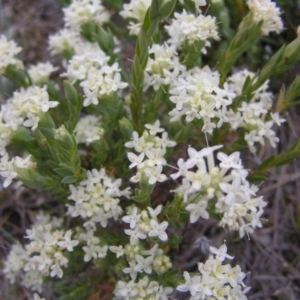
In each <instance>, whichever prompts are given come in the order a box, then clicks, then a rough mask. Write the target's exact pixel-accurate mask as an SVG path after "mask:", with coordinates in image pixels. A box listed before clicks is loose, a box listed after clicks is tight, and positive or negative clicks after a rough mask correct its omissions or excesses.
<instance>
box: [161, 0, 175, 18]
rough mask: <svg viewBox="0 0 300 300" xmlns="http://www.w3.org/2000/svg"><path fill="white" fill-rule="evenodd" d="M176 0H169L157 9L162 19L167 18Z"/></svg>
mask: <svg viewBox="0 0 300 300" xmlns="http://www.w3.org/2000/svg"><path fill="white" fill-rule="evenodd" d="M176 2H177V0H169V1H168V2H167V3H166V4H164V5H163V6H162V7H160V9H159V15H160V17H161V18H162V19H167V18H168V17H169V16H170V15H171V14H172V12H173V10H174V8H175V6H176Z"/></svg>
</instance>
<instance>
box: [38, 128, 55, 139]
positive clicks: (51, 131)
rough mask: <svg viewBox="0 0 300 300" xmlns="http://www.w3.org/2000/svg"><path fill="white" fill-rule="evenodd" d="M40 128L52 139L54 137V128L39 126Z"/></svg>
mask: <svg viewBox="0 0 300 300" xmlns="http://www.w3.org/2000/svg"><path fill="white" fill-rule="evenodd" d="M39 130H40V131H41V133H42V134H43V135H44V136H45V137H46V138H50V139H53V138H54V132H53V130H52V129H49V128H44V127H39Z"/></svg>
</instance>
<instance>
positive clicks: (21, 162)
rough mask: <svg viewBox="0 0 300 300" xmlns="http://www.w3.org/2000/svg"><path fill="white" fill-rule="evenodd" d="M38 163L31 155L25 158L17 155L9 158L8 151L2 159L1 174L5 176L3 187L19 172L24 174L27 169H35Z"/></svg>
mask: <svg viewBox="0 0 300 300" xmlns="http://www.w3.org/2000/svg"><path fill="white" fill-rule="evenodd" d="M35 167H36V163H35V162H34V161H32V160H31V155H28V156H26V157H25V158H22V157H19V156H15V157H13V158H12V159H11V160H9V156H8V154H7V153H5V154H4V156H3V157H1V159H0V175H1V176H2V177H3V178H5V180H4V182H3V187H4V188H6V187H8V186H9V185H10V184H11V183H12V180H13V179H14V178H16V177H17V176H18V173H19V174H22V173H23V171H22V169H23V170H25V169H35Z"/></svg>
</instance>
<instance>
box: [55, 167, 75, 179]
mask: <svg viewBox="0 0 300 300" xmlns="http://www.w3.org/2000/svg"><path fill="white" fill-rule="evenodd" d="M53 171H54V172H55V173H57V174H58V175H60V176H62V177H71V176H73V174H74V173H73V172H72V171H70V170H67V169H65V168H55V169H53Z"/></svg>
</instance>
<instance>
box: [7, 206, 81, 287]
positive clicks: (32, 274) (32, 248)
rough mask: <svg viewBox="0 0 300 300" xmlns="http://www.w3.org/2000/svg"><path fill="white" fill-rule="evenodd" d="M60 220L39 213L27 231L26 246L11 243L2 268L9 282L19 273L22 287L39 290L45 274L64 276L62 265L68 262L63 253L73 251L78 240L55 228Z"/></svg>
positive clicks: (68, 232) (64, 265) (59, 224)
mask: <svg viewBox="0 0 300 300" xmlns="http://www.w3.org/2000/svg"><path fill="white" fill-rule="evenodd" d="M61 223H62V219H59V218H55V217H53V218H50V216H49V215H47V214H43V213H42V212H41V213H39V214H38V215H37V216H36V223H35V224H34V225H33V226H32V228H31V229H28V230H27V231H26V233H27V238H28V239H30V243H29V244H27V245H26V247H25V248H24V247H23V246H21V245H20V244H19V243H17V244H15V245H13V247H12V248H11V251H10V253H9V255H8V257H7V259H6V261H5V264H4V270H3V271H4V274H5V276H6V278H8V279H9V280H10V282H11V283H14V282H15V280H16V277H17V276H18V275H20V276H21V279H22V281H23V284H24V286H26V287H28V288H30V289H32V290H34V291H38V292H41V291H42V284H43V277H44V276H49V275H50V276H51V277H54V276H57V277H59V278H61V277H62V276H63V271H62V269H61V267H66V266H67V264H68V259H67V258H66V257H65V256H64V252H65V251H73V248H74V247H75V246H77V244H78V241H77V240H72V239H71V236H72V231H71V230H68V231H66V232H64V231H62V230H54V228H55V227H60V226H61ZM22 270H23V272H22Z"/></svg>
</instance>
